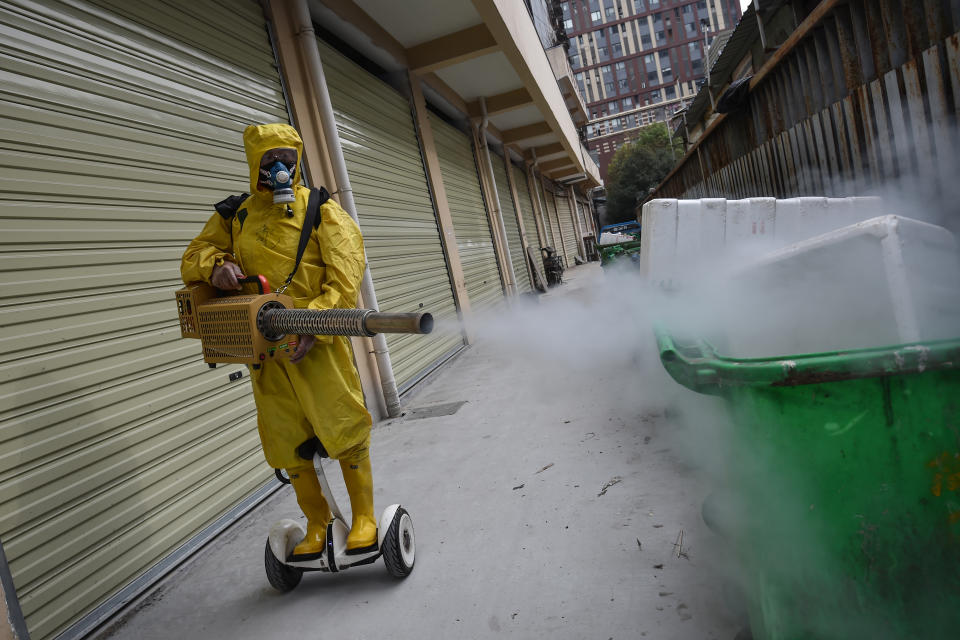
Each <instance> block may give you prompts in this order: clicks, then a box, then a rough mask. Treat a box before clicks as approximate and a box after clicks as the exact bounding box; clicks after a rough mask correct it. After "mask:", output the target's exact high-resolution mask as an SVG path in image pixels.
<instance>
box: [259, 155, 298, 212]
mask: <svg viewBox="0 0 960 640" xmlns="http://www.w3.org/2000/svg"><path fill="white" fill-rule="evenodd" d="M295 172H296V168H289V167H287V165H285V164H284V163H282V162H280V161H279V160H277V161H276V162H274V163H273V164H272V165H270V166H269V167H267V168H264V167H260V182H261V183H262V184H264V185H266V186H267V187H269V188H270V189H271V190H272V191H273V204H289V203H291V202H293V201H294V200H296V199H297V198H296V196H295V195H294V193H293V176H294V173H295Z"/></svg>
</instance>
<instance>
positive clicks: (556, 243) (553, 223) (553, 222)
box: [543, 188, 563, 257]
mask: <svg viewBox="0 0 960 640" xmlns="http://www.w3.org/2000/svg"><path fill="white" fill-rule="evenodd" d="M543 199H544V200H545V201H546V203H547V205H546V206H547V218H548V222H549V224H550V233H551V237H550V246H552V247H553V249H554V251H556V252H557V255H558V256H560V257H563V238H562V236H561V235H560V221H559V220H558V218H557V201H556V198H555V197H554V194H553V192H552V191H550V190H549V189H547V188H544V190H543Z"/></svg>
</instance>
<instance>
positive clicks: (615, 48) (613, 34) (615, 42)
mask: <svg viewBox="0 0 960 640" xmlns="http://www.w3.org/2000/svg"><path fill="white" fill-rule="evenodd" d="M610 55H611V56H612V57H614V58H619V57H621V56H622V55H623V46H622V45H621V44H620V31H619V29H618V28H617V27H613V28H612V29H610Z"/></svg>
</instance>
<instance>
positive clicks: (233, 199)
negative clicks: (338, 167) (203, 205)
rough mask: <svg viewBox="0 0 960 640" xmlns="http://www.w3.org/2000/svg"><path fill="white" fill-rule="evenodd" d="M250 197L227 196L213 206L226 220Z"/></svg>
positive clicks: (246, 195) (245, 195) (247, 195)
mask: <svg viewBox="0 0 960 640" xmlns="http://www.w3.org/2000/svg"><path fill="white" fill-rule="evenodd" d="M249 197H250V194H249V193H241V194H240V195H238V196H227V197H226V198H224V199H223V200H221V201H220V202H218V203H217V204H215V205H213V208H214V209H216V210H217V213H219V214H220V216H221V217H222V218H223V219H224V220H229V219H230V218H232V217H233V216H235V215H236V214H237V209H239V208H240V205H241V204H243V201H244V200H246V199H247V198H249ZM328 197H329V196H328Z"/></svg>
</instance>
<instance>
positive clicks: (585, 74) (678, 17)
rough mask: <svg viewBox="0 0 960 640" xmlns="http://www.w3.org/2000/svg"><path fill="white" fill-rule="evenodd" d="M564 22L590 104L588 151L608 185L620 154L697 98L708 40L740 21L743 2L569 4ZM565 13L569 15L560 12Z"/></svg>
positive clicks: (563, 7)
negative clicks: (651, 126)
mask: <svg viewBox="0 0 960 640" xmlns="http://www.w3.org/2000/svg"><path fill="white" fill-rule="evenodd" d="M553 4H554V6H557V5H559V10H560V11H559V12H556V13H555V15H557V17H561V18H562V20H563V25H562V27H563V31H564V32H565V33H566V36H567V38H568V39H569V45H570V48H569V51H568V54H569V58H570V66H571V68H572V69H573V71H574V77H575V78H576V80H577V83H578V85H579V88H580V92H581V94H582V96H583V99H584V101H586V103H587V109H588V111H589V116H590V121H589V123H588V124H587V127H586V138H587V147H588V149H589V150H590V154H591V155H592V156H593V159H594V161H595V162H596V163H597V164H598V165H599V167H600V173H601V176H602V177H603V178H604V179H606V177H607V166H608V165H609V164H610V159H611V158H612V157H613V154H614V153H615V152H616V150H617V149H618V148H619V147H620V146H621V145H623V144H624V143H625V142H627V141H629V140H631V139H633V138H635V137H636V135H637V129H638V128H639V127H641V126H643V125H647V124H650V123H651V122H657V121H666V120H667V119H668V118H669V117H670V116H671V115H673V114H674V113H675V112H677V111H679V110H680V109H682V108H683V107H684V106H685V105H686V104H687V103H689V102H690V101H691V100H693V98H694V96H695V95H696V93H697V91H698V88H699V86H700V83H701V80H702V79H703V78H704V77H705V75H706V67H705V62H704V60H705V58H706V48H707V47H708V46H709V42H710V41H711V40H712V39H713V38H714V37H715V36H716V35H717V34H719V33H721V32H723V31H725V30H728V29H732V28H733V27H734V26H736V24H737V22H738V21H739V20H740V16H741V12H740V5H739V2H737V0H567V1H563V2H556V1H555V2H554V3H553ZM560 12H562V14H561V13H560Z"/></svg>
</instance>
